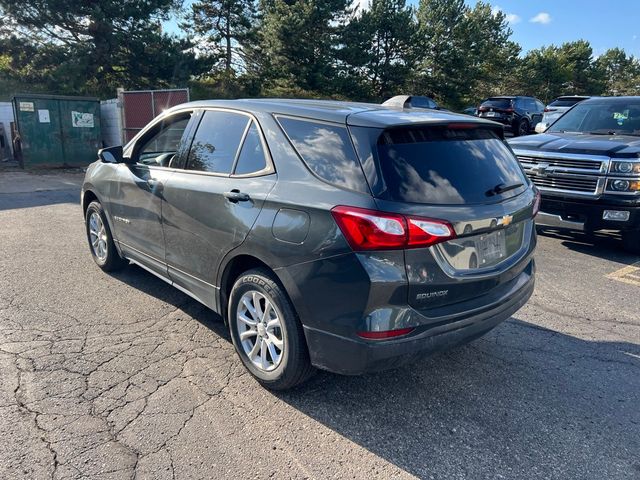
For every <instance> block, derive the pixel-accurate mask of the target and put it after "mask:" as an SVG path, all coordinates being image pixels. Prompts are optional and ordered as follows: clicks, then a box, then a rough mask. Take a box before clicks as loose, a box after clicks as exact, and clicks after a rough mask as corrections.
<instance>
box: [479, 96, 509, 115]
mask: <svg viewBox="0 0 640 480" xmlns="http://www.w3.org/2000/svg"><path fill="white" fill-rule="evenodd" d="M513 111H514V101H513V99H511V98H490V99H488V100H485V101H484V102H482V104H481V105H480V107H478V116H479V117H481V118H487V119H489V120H504V119H508V118H510V116H511V114H512V113H513Z"/></svg>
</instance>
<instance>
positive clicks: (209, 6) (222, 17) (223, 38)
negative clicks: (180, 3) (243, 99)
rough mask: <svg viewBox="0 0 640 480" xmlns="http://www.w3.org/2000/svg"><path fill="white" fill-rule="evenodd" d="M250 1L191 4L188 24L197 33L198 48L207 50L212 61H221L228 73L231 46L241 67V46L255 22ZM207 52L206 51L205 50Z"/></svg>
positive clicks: (206, 0) (209, 0) (207, 0)
mask: <svg viewBox="0 0 640 480" xmlns="http://www.w3.org/2000/svg"><path fill="white" fill-rule="evenodd" d="M255 15H256V12H255V2H254V1H253V0H201V1H199V2H197V3H194V4H192V5H191V15H190V16H189V18H188V23H187V27H188V28H190V29H192V30H193V31H194V32H195V33H196V35H199V37H200V40H201V41H203V42H200V43H199V49H200V50H204V49H205V48H203V44H205V45H206V49H207V50H210V51H211V52H210V53H211V57H212V58H213V59H214V62H216V63H218V62H220V60H221V61H222V66H223V68H224V70H225V73H226V74H227V75H228V76H230V75H231V73H232V69H233V67H234V48H235V49H236V51H237V52H238V55H237V56H238V57H240V58H239V59H238V60H237V61H236V65H237V64H240V66H242V58H241V57H242V54H241V52H240V50H241V48H242V45H243V44H244V43H245V41H247V40H248V39H249V37H250V33H251V28H252V23H253V21H254V18H255ZM207 53H209V52H207Z"/></svg>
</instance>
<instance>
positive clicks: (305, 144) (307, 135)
mask: <svg viewBox="0 0 640 480" xmlns="http://www.w3.org/2000/svg"><path fill="white" fill-rule="evenodd" d="M278 122H279V123H280V125H281V126H282V128H283V130H284V132H285V134H286V135H287V137H288V138H289V140H290V141H291V143H292V145H293V147H294V148H295V150H296V151H297V152H298V155H299V156H300V157H301V158H302V160H303V161H304V163H305V164H306V165H307V167H308V168H309V170H311V171H312V172H313V173H314V174H316V175H317V176H318V177H320V178H321V179H322V180H324V181H326V182H328V183H331V184H332V185H335V186H338V187H342V188H348V189H350V190H356V191H358V192H363V193H369V189H368V186H367V182H366V180H365V178H364V174H363V173H362V168H361V167H360V162H359V160H358V158H357V157H356V154H355V151H354V149H353V145H352V143H351V138H350V137H349V132H348V131H347V128H346V127H344V126H342V125H337V124H330V123H321V122H315V121H312V120H303V119H297V118H291V117H278Z"/></svg>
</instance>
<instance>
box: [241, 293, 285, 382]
mask: <svg viewBox="0 0 640 480" xmlns="http://www.w3.org/2000/svg"><path fill="white" fill-rule="evenodd" d="M236 328H237V330H238V336H239V338H240V343H241V345H242V349H243V351H244V353H245V354H246V355H247V357H248V358H249V360H250V361H251V363H252V364H253V365H254V366H256V367H257V368H259V369H260V370H263V371H265V372H270V371H272V370H275V369H276V368H277V367H278V365H280V362H281V361H282V357H283V353H284V348H285V340H284V336H283V329H282V323H281V320H280V313H279V311H278V309H277V308H276V307H275V305H274V304H273V303H272V301H271V300H270V299H269V298H268V297H267V296H266V295H264V294H262V293H261V292H259V291H257V290H250V291H248V292H246V293H245V294H244V295H242V298H240V302H239V304H238V312H237V314H236Z"/></svg>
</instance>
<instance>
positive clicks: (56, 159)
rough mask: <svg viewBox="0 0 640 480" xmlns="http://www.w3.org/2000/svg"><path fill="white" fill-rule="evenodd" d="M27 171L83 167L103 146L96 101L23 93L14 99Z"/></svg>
mask: <svg viewBox="0 0 640 480" xmlns="http://www.w3.org/2000/svg"><path fill="white" fill-rule="evenodd" d="M13 110H14V114H15V118H16V122H17V124H18V133H19V135H20V144H21V149H22V159H23V163H24V166H25V168H37V167H62V166H83V165H88V164H89V163H91V162H93V161H95V160H96V158H97V156H96V154H97V151H98V149H99V148H100V147H101V146H102V145H101V132H100V102H99V101H98V99H96V98H88V97H66V96H58V95H36V94H23V95H16V96H15V97H13Z"/></svg>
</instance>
